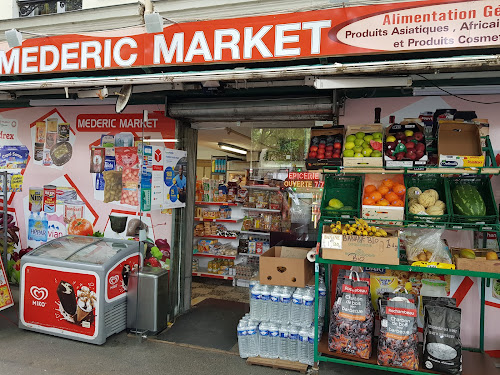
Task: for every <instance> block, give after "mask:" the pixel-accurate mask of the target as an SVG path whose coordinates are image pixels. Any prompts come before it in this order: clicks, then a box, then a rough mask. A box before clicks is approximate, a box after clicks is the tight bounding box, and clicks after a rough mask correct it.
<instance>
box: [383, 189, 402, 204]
mask: <svg viewBox="0 0 500 375" xmlns="http://www.w3.org/2000/svg"><path fill="white" fill-rule="evenodd" d="M384 198H385V199H387V200H388V201H389V202H394V201H395V200H396V199H399V197H398V195H397V194H396V193H394V192H393V191H390V192H388V193H387V194H386V195H385V196H384Z"/></svg>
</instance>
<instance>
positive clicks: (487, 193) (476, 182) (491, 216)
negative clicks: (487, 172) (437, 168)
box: [445, 176, 498, 224]
mask: <svg viewBox="0 0 500 375" xmlns="http://www.w3.org/2000/svg"><path fill="white" fill-rule="evenodd" d="M445 184H447V185H448V187H447V189H448V200H449V202H450V206H449V208H451V221H452V222H454V223H488V224H493V223H496V222H497V221H498V208H497V204H496V202H495V197H494V195H493V189H492V187H491V180H490V178H489V177H488V176H472V177H450V178H447V179H446V180H445ZM465 184H468V185H472V186H474V187H475V188H476V189H477V190H478V191H479V194H480V195H481V197H482V198H483V200H484V204H485V206H486V215H485V216H465V215H459V214H458V213H457V212H455V208H454V206H453V199H452V192H453V190H454V189H455V187H457V186H459V185H465Z"/></svg>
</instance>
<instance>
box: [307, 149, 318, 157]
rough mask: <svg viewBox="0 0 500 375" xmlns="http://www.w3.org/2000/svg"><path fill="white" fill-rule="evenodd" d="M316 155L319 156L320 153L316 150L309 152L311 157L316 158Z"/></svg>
mask: <svg viewBox="0 0 500 375" xmlns="http://www.w3.org/2000/svg"><path fill="white" fill-rule="evenodd" d="M316 156H318V153H317V152H316V151H311V152H310V153H309V159H316Z"/></svg>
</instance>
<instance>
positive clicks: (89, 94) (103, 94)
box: [76, 86, 109, 99]
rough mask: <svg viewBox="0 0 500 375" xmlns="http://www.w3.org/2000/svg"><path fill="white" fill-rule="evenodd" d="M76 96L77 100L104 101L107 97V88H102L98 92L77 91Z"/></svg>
mask: <svg viewBox="0 0 500 375" xmlns="http://www.w3.org/2000/svg"><path fill="white" fill-rule="evenodd" d="M76 95H77V96H78V97H79V98H99V99H104V98H107V97H108V95H109V92H108V88H107V87H106V86H104V87H103V88H102V89H99V90H79V91H77V92H76Z"/></svg>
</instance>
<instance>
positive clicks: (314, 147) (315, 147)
mask: <svg viewBox="0 0 500 375" xmlns="http://www.w3.org/2000/svg"><path fill="white" fill-rule="evenodd" d="M316 151H318V146H311V148H310V149H309V152H316Z"/></svg>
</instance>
